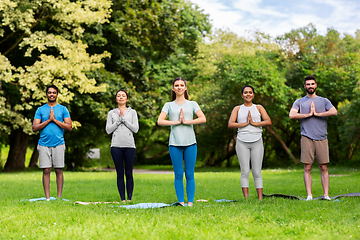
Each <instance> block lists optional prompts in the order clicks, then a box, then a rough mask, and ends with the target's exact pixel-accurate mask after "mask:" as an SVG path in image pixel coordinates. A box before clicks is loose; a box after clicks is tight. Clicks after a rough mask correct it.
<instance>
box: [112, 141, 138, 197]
mask: <svg viewBox="0 0 360 240" xmlns="http://www.w3.org/2000/svg"><path fill="white" fill-rule="evenodd" d="M135 154H136V149H135V148H118V147H112V148H111V156H112V159H113V161H114V163H115V168H116V174H117V187H118V191H119V194H120V198H121V201H123V200H125V182H124V171H125V177H126V192H127V199H128V200H131V198H132V194H133V190H134V179H133V167H134V160H135ZM124 163H125V169H124Z"/></svg>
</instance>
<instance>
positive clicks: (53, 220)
mask: <svg viewBox="0 0 360 240" xmlns="http://www.w3.org/2000/svg"><path fill="white" fill-rule="evenodd" d="M330 174H331V177H330V196H334V195H339V194H344V193H350V192H360V185H359V182H360V172H359V171H358V170H357V169H351V168H334V167H332V168H330ZM64 176H65V184H64V194H63V197H64V198H66V199H69V200H70V201H63V200H54V201H50V202H46V201H38V202H24V201H21V200H22V199H30V198H38V197H42V196H43V195H44V194H43V189H42V183H41V177H42V173H41V172H40V171H39V172H38V171H36V172H21V173H1V174H0V186H1V191H0V194H1V202H0V216H1V218H0V239H42V238H48V239H120V238H122V239H260V238H261V239H310V238H313V239H348V238H351V239H360V198H340V199H339V200H336V201H320V200H317V201H311V202H306V201H299V200H288V199H281V198H265V199H264V200H263V201H262V202H259V201H258V200H257V198H256V192H255V190H254V185H253V181H252V180H251V181H250V184H251V185H250V195H251V197H250V199H249V200H247V201H245V200H244V199H243V197H242V193H241V189H240V172H239V170H238V171H230V172H204V171H202V172H197V173H196V174H195V178H196V195H195V199H206V200H208V202H195V204H194V206H193V207H191V208H190V207H167V208H161V209H129V210H127V209H122V208H119V207H118V205H119V204H99V205H87V206H83V205H75V204H74V202H75V201H102V202H105V201H109V202H113V201H119V195H118V192H117V188H116V182H115V180H116V175H115V173H114V172H75V173H73V172H65V173H64ZM51 181H52V182H51V196H56V184H55V175H54V174H53V173H52V175H51ZM263 181H264V193H265V194H272V193H283V194H291V195H295V196H300V197H305V195H306V194H305V189H304V184H303V179H302V170H301V169H292V170H289V169H286V170H281V169H276V170H264V171H263ZM313 195H314V197H317V196H321V195H322V188H321V183H320V173H319V170H317V169H314V170H313ZM215 199H232V200H238V201H237V202H221V203H219V202H215V201H214V200H215ZM142 202H147V203H151V202H161V203H173V202H176V196H175V190H174V186H173V175H172V174H135V190H134V196H133V204H135V203H142Z"/></svg>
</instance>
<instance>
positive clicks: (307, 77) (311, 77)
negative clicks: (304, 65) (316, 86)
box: [304, 75, 316, 83]
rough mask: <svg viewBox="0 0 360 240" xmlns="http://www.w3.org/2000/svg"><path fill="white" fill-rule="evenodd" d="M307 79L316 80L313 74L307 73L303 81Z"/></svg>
mask: <svg viewBox="0 0 360 240" xmlns="http://www.w3.org/2000/svg"><path fill="white" fill-rule="evenodd" d="M307 80H314V81H315V82H316V79H315V77H314V76H313V75H307V76H306V77H305V79H304V83H306V81H307Z"/></svg>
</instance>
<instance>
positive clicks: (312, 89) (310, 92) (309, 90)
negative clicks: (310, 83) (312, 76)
mask: <svg viewBox="0 0 360 240" xmlns="http://www.w3.org/2000/svg"><path fill="white" fill-rule="evenodd" d="M315 90H316V89H315V88H307V89H306V91H307V92H308V93H309V94H314V93H315Z"/></svg>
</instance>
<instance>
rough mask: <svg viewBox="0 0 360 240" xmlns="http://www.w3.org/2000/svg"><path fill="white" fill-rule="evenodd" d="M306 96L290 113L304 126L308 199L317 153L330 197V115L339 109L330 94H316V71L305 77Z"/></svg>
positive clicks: (324, 184)
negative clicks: (328, 118)
mask: <svg viewBox="0 0 360 240" xmlns="http://www.w3.org/2000/svg"><path fill="white" fill-rule="evenodd" d="M304 83H305V84H304V87H305V89H306V92H307V94H306V96H305V97H303V98H300V99H297V100H296V101H295V102H294V104H293V106H292V108H291V110H290V113H289V117H290V119H299V120H300V130H301V162H302V163H304V182H305V188H306V192H307V199H306V200H307V201H309V200H312V199H313V197H312V193H311V184H312V178H311V169H312V164H313V162H314V159H315V157H316V160H317V163H318V165H319V168H320V172H321V183H322V187H323V191H324V199H326V200H331V199H330V197H329V172H328V169H327V164H328V163H329V148H328V140H327V122H326V117H330V116H336V115H337V110H336V108H335V107H334V106H333V105H332V104H331V102H330V101H329V100H328V99H327V98H323V97H319V96H317V95H316V93H315V91H316V87H317V84H316V80H315V77H314V76H312V75H308V76H306V77H305V81H304Z"/></svg>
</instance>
